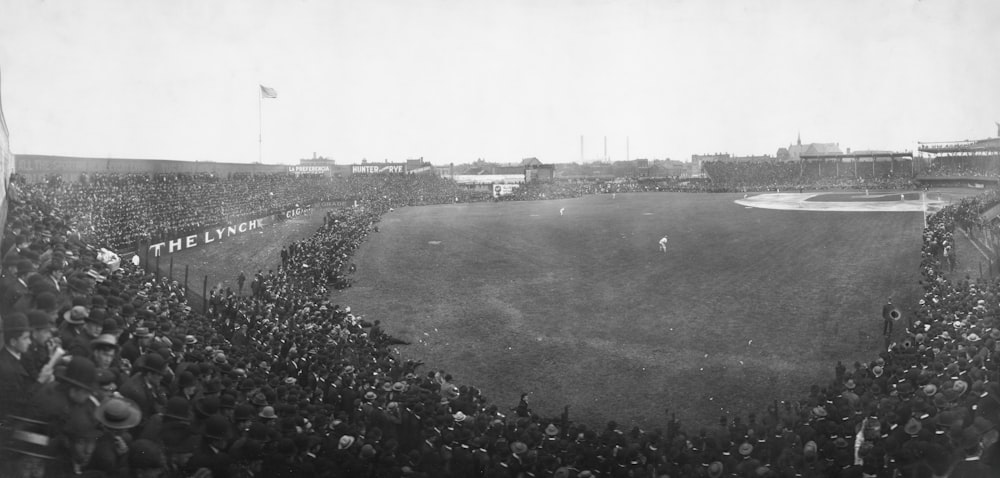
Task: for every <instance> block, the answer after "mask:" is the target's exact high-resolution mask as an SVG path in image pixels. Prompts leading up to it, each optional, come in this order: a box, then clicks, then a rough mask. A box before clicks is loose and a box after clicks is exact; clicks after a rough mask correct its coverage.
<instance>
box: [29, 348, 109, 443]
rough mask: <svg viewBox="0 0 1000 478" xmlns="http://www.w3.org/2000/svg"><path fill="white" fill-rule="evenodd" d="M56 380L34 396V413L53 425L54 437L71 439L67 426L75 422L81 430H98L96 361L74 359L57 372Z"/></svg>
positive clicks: (80, 358) (82, 358)
mask: <svg viewBox="0 0 1000 478" xmlns="http://www.w3.org/2000/svg"><path fill="white" fill-rule="evenodd" d="M55 377H56V379H55V380H54V381H52V382H50V383H47V384H45V385H43V386H42V388H41V389H40V390H39V391H38V393H37V394H35V397H34V410H35V411H36V412H37V413H38V414H39V417H38V418H40V419H41V420H44V421H46V422H48V423H49V425H50V426H51V432H52V433H51V434H52V436H53V437H61V438H62V439H69V438H70V437H68V436H67V434H68V431H67V427H68V424H69V423H70V422H71V421H73V422H74V423H75V424H76V428H77V429H78V431H81V430H82V429H83V428H90V427H92V428H93V429H94V430H97V426H98V423H97V420H96V419H95V418H94V411H95V410H96V408H97V405H98V403H97V400H96V399H95V398H94V396H93V393H94V390H95V389H96V387H97V367H96V366H94V362H91V361H90V359H87V358H84V357H73V358H71V359H70V361H69V364H68V365H66V366H65V367H60V369H59V370H57V371H56V374H55ZM85 434H89V433H85Z"/></svg>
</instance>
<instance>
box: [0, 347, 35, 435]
mask: <svg viewBox="0 0 1000 478" xmlns="http://www.w3.org/2000/svg"><path fill="white" fill-rule="evenodd" d="M34 388H35V387H33V382H32V379H31V375H29V374H28V371H27V370H25V368H24V365H22V364H21V361H20V360H19V359H17V358H16V357H14V354H12V353H10V350H8V349H7V348H6V347H4V348H2V349H0V418H3V417H4V416H6V415H23V414H24V413H23V412H24V411H25V410H27V408H26V407H27V406H28V403H29V402H28V397H30V396H31V393H33V392H34Z"/></svg>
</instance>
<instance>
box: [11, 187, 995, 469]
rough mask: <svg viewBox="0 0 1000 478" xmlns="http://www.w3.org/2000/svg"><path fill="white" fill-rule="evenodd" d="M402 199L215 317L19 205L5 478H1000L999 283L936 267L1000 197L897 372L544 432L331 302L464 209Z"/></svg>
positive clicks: (319, 242)
mask: <svg viewBox="0 0 1000 478" xmlns="http://www.w3.org/2000/svg"><path fill="white" fill-rule="evenodd" d="M355 181H362V180H360V179H355ZM367 181H381V179H378V180H374V179H368V180H367ZM405 181H407V180H405V179H397V180H387V181H386V183H385V184H382V185H381V186H380V187H370V184H367V183H366V184H355V185H354V189H353V190H350V193H351V194H354V195H356V196H357V197H359V198H361V199H359V201H360V203H361V205H362V206H363V207H361V208H357V209H354V208H350V209H345V210H341V211H338V212H333V213H331V214H330V215H329V216H328V217H327V220H326V221H325V224H324V225H323V226H322V227H320V228H319V230H318V231H317V232H316V234H315V235H314V236H313V237H311V238H308V239H306V240H303V241H298V242H296V243H295V244H293V245H292V246H294V247H292V246H290V247H289V250H290V251H291V253H290V255H289V258H288V259H287V261H285V263H284V264H282V265H278V266H276V267H275V269H274V270H269V271H268V272H266V273H265V272H263V271H260V272H258V273H257V274H256V275H255V276H254V277H253V281H254V282H255V283H256V286H254V287H253V288H252V290H250V291H247V293H244V291H243V290H242V288H241V289H240V290H238V291H235V292H234V291H225V292H221V293H219V294H217V295H216V296H215V297H213V298H212V300H211V301H210V304H211V305H210V308H209V310H208V311H207V313H205V314H200V313H198V311H197V310H192V308H191V307H190V306H189V305H188V304H187V301H186V299H185V293H184V290H183V287H181V286H180V285H179V284H177V283H176V282H171V281H169V280H167V279H166V278H162V277H158V276H157V275H156V274H151V273H147V272H145V271H143V270H141V269H138V268H136V267H134V266H132V265H131V264H130V263H129V262H128V261H125V262H124V263H123V264H122V265H121V267H119V268H116V269H113V268H112V267H110V266H109V265H107V264H105V263H103V262H102V261H100V260H99V259H98V258H97V255H96V250H95V248H94V247H92V246H91V245H89V244H88V243H87V242H86V241H84V240H82V239H81V236H80V234H78V233H77V232H76V231H75V230H74V228H73V224H72V222H71V221H69V220H68V219H67V217H65V216H63V215H62V214H61V211H62V210H61V209H58V208H50V207H49V206H48V205H50V204H53V201H58V198H54V197H53V196H52V194H51V193H49V192H47V191H45V190H37V189H28V190H26V191H23V194H21V195H20V197H19V198H18V199H17V200H12V201H11V207H10V211H9V216H8V218H9V219H8V221H9V224H10V226H9V227H8V230H7V231H5V236H4V243H5V244H9V249H8V250H7V251H6V254H5V256H4V263H3V267H4V281H3V286H4V290H3V292H2V293H0V299H2V302H0V314H2V317H3V326H2V330H3V346H4V350H0V412H2V413H0V415H2V416H3V418H2V425H3V432H4V433H3V437H2V447H3V450H2V452H3V453H4V455H3V456H2V458H0V476H17V477H20V476H76V475H82V476H112V477H117V476H128V477H132V476H136V477H139V476H142V477H146V476H165V477H199V478H204V477H207V476H213V477H230V476H232V477H249V476H266V477H282V476H296V477H303V478H304V477H310V476H320V477H474V476H478V477H549V476H555V477H566V478H587V477H594V476H601V477H603V476H612V477H662V476H669V477H687V476H693V477H712V478H718V477H733V476H737V477H795V476H804V477H861V476H873V477H875V476H886V477H889V476H914V477H923V476H927V477H930V476H956V477H957V476H997V474H998V473H1000V445H998V443H997V440H996V438H997V425H998V424H1000V372H998V364H1000V350H998V347H997V341H998V340H1000V323H998V319H997V318H996V316H997V314H998V313H1000V282H998V281H984V280H979V281H972V280H970V279H968V278H965V279H962V278H955V277H951V276H949V275H948V274H946V273H945V272H944V270H943V267H942V266H941V253H940V252H939V251H940V250H941V249H942V245H946V244H947V243H949V242H950V241H951V240H952V236H953V234H954V230H955V227H956V223H957V221H958V220H959V218H962V217H967V216H969V215H973V214H975V213H976V212H977V211H980V210H981V208H982V207H984V206H985V205H987V204H992V203H995V202H996V196H995V195H994V196H992V197H989V198H979V199H973V200H967V201H963V202H962V203H959V204H957V205H955V206H951V207H947V208H945V209H943V210H942V211H940V212H938V213H937V214H935V215H934V216H932V217H931V218H930V220H929V221H928V227H927V228H926V229H925V231H924V235H923V249H922V252H921V254H922V257H921V259H922V261H921V266H920V267H921V273H922V277H923V280H922V284H923V287H924V295H923V298H922V299H921V301H920V304H919V305H918V307H917V312H916V313H915V315H914V316H913V317H910V318H908V319H909V321H908V323H907V327H906V332H905V336H904V337H899V340H897V341H895V343H892V344H891V345H890V346H889V347H887V350H885V351H884V352H882V353H881V354H879V356H878V357H873V358H872V360H870V361H866V362H863V363H862V362H858V363H854V364H853V365H851V366H845V365H842V364H839V363H838V364H837V365H836V366H835V367H832V368H833V370H832V371H822V370H818V371H817V376H823V375H825V374H827V373H830V372H832V373H831V374H830V375H832V377H833V378H832V379H829V380H825V381H822V382H821V383H818V384H817V385H815V386H813V387H812V390H811V393H809V395H808V396H806V397H800V398H797V399H795V398H794V397H790V399H789V400H786V401H784V402H776V403H775V405H774V406H773V407H770V408H769V409H768V410H762V411H760V413H757V414H750V415H749V416H746V417H740V416H722V417H720V420H719V422H718V423H717V424H714V425H711V424H701V425H703V426H701V427H695V428H689V427H685V426H682V425H681V423H680V421H679V420H677V419H675V418H673V417H672V418H671V419H670V420H668V421H666V422H665V423H651V424H649V427H648V428H647V429H641V428H638V427H634V428H632V429H622V428H621V427H619V426H618V425H617V424H616V423H615V422H609V423H607V424H606V425H605V426H603V427H591V426H588V425H586V424H585V423H584V422H586V420H578V421H573V420H572V419H571V417H570V414H569V410H568V409H565V410H563V413H562V414H560V415H558V416H541V415H539V414H537V413H535V412H534V411H533V410H531V408H530V406H529V404H528V402H527V399H526V398H525V397H522V400H521V402H520V403H518V404H503V405H500V404H493V403H490V402H489V401H488V399H487V397H485V396H483V394H482V393H481V392H480V390H479V389H478V388H476V387H475V386H472V385H468V384H461V383H460V382H458V381H457V380H456V379H455V378H454V377H452V376H450V375H449V374H448V373H447V372H446V371H442V370H425V369H424V368H423V364H421V363H420V362H413V361H405V360H401V359H400V358H399V354H398V352H397V348H398V347H402V346H405V345H406V344H405V343H403V342H402V341H400V340H398V339H396V338H394V337H392V336H391V335H390V334H388V333H386V331H385V329H384V328H383V326H382V324H381V323H380V322H379V321H373V322H369V321H367V320H365V318H364V317H363V316H362V315H360V313H359V311H356V310H352V308H351V307H348V306H346V305H341V304H334V303H332V302H331V301H330V299H329V296H328V291H329V286H330V284H331V282H334V281H335V279H336V277H337V274H341V273H342V271H343V269H344V266H345V264H347V261H349V258H350V256H351V254H352V251H353V250H354V249H355V248H357V247H358V245H359V244H360V243H361V242H362V241H364V239H365V238H366V237H367V235H369V234H371V233H372V232H374V231H376V230H377V223H378V220H379V216H380V214H381V213H382V212H384V211H387V210H388V209H389V208H391V207H398V206H399V205H401V204H420V203H424V202H426V201H428V200H430V199H431V198H435V200H438V201H442V202H451V201H454V200H455V199H454V198H452V197H451V195H452V194H455V193H456V191H455V190H453V189H451V186H448V185H445V184H444V183H441V184H439V185H440V186H441V188H442V190H441V191H436V190H434V189H433V188H434V186H433V185H432V184H425V183H422V182H419V181H418V182H417V183H415V184H412V185H407V184H405ZM409 186H414V187H419V188H423V189H422V190H420V192H415V191H413V190H409V189H408V187H409ZM446 191H447V193H446ZM122 199H124V200H138V198H132V197H123V198H122ZM459 200H461V197H459ZM98 220H104V219H101V218H99V219H98ZM107 220H108V221H113V220H114V219H111V218H109V219H107ZM6 247H8V246H5V248H6ZM873 308H875V306H873ZM387 320H391V319H390V318H387ZM949 474H950V475H949Z"/></svg>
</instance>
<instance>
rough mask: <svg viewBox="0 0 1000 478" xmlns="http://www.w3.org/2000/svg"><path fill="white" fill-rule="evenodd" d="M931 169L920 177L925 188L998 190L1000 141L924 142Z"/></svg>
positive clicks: (922, 146)
mask: <svg viewBox="0 0 1000 478" xmlns="http://www.w3.org/2000/svg"><path fill="white" fill-rule="evenodd" d="M918 150H919V151H920V152H922V153H924V154H927V155H929V156H930V166H929V167H928V168H927V170H926V171H924V172H922V174H920V175H918V176H917V178H916V179H917V181H919V182H920V183H921V184H926V185H936V186H942V185H960V186H965V185H971V186H973V187H983V186H987V185H988V186H996V185H997V184H998V178H1000V138H987V139H980V140H964V141H945V142H921V143H919V147H918Z"/></svg>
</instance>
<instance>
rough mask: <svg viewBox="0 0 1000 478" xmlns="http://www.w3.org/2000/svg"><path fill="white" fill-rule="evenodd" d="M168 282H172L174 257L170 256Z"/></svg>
mask: <svg viewBox="0 0 1000 478" xmlns="http://www.w3.org/2000/svg"><path fill="white" fill-rule="evenodd" d="M170 280H171V281H172V280H174V256H170Z"/></svg>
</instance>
